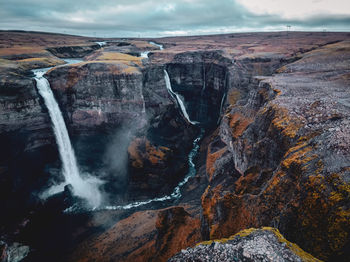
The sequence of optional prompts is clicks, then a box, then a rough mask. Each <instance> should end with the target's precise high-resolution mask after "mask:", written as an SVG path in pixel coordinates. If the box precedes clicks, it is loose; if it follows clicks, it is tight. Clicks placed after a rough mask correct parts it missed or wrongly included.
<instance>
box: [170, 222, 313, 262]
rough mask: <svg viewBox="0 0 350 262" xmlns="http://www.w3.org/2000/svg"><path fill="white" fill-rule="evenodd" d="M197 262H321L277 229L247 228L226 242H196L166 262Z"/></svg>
mask: <svg viewBox="0 0 350 262" xmlns="http://www.w3.org/2000/svg"><path fill="white" fill-rule="evenodd" d="M183 261H186V262H194V261H197V262H200V261H203V262H204V261H213V262H220V261H227V262H236V261H271V262H272V261H273V262H275V261H279V262H283V261H286V262H287V261H290V262H311V261H315V262H316V261H320V260H318V259H316V258H314V257H313V256H311V255H310V254H308V253H306V252H304V251H303V250H302V249H300V248H299V247H298V246H297V245H295V244H293V243H290V242H288V241H287V240H286V239H285V238H284V237H283V236H282V235H281V234H280V233H279V231H278V230H277V229H274V228H267V227H265V228H261V229H253V228H252V229H246V230H243V231H241V232H239V233H237V234H236V235H234V236H231V237H229V238H226V239H219V240H214V241H208V242H203V243H199V244H198V245H197V246H196V247H194V248H187V249H184V250H182V251H181V252H179V253H178V254H176V255H175V256H173V257H172V258H170V259H169V260H168V262H183Z"/></svg>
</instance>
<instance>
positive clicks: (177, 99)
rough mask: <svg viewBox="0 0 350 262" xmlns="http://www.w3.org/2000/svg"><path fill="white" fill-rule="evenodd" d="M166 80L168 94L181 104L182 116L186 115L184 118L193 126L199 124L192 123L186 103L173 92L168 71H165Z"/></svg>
mask: <svg viewBox="0 0 350 262" xmlns="http://www.w3.org/2000/svg"><path fill="white" fill-rule="evenodd" d="M164 79H165V85H166V88H167V89H168V92H169V94H170V95H171V96H172V97H173V98H174V99H175V100H176V101H177V103H178V104H179V106H180V108H181V112H182V114H183V115H184V117H185V118H186V119H187V121H188V122H190V123H191V124H192V125H195V124H197V122H194V121H191V119H190V117H189V115H188V113H187V110H186V107H185V104H184V102H183V101H182V99H181V97H180V96H179V95H178V94H177V93H175V92H174V91H173V89H172V88H171V83H170V78H169V74H168V72H167V71H166V70H164Z"/></svg>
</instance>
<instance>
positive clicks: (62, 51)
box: [47, 43, 101, 58]
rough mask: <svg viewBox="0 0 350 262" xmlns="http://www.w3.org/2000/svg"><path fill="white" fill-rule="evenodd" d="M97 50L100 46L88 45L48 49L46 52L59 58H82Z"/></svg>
mask: <svg viewBox="0 0 350 262" xmlns="http://www.w3.org/2000/svg"><path fill="white" fill-rule="evenodd" d="M99 48H101V47H100V45H99V44H96V43H95V44H90V45H77V46H59V47H49V48H47V51H49V52H50V53H51V54H53V55H54V56H57V57H59V58H71V57H75V58H82V57H84V56H87V55H88V54H90V53H92V52H93V51H95V50H97V49H99Z"/></svg>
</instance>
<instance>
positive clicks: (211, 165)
mask: <svg viewBox="0 0 350 262" xmlns="http://www.w3.org/2000/svg"><path fill="white" fill-rule="evenodd" d="M226 151H227V147H224V148H221V149H220V150H218V151H216V152H214V153H210V148H208V153H207V161H206V171H207V174H208V175H209V181H211V179H212V177H213V174H214V171H215V162H216V160H217V159H218V158H220V157H221V156H222V155H223V154H224V153H225V152H226Z"/></svg>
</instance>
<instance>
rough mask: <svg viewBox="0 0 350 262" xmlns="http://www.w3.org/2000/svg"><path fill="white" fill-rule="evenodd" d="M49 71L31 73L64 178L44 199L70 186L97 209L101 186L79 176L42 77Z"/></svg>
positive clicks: (92, 179)
mask: <svg viewBox="0 0 350 262" xmlns="http://www.w3.org/2000/svg"><path fill="white" fill-rule="evenodd" d="M49 69H50V68H45V69H36V70H33V72H34V74H35V77H34V78H35V80H36V83H37V88H38V91H39V94H40V95H41V96H42V98H43V99H44V102H45V105H46V107H47V109H48V111H49V115H50V118H51V121H52V126H53V130H54V134H55V138H56V142H57V145H58V151H59V154H60V158H61V161H62V173H63V176H64V178H65V182H64V183H62V184H59V185H56V186H53V187H51V188H50V189H49V190H48V191H46V192H45V193H44V197H45V196H46V197H48V196H50V195H53V194H55V193H58V192H61V191H63V190H64V186H65V185H67V184H70V185H72V187H73V193H74V194H75V195H76V196H78V197H81V198H83V199H85V200H87V202H88V204H89V205H90V206H91V207H93V208H95V207H98V206H99V205H100V203H101V200H102V197H101V193H100V192H99V190H98V186H99V184H101V181H100V180H98V179H96V178H92V177H89V178H86V179H83V178H82V177H81V176H80V173H79V169H78V165H77V161H76V158H75V154H74V150H73V148H72V145H71V142H70V139H69V135H68V131H67V128H66V125H65V122H64V119H63V117H62V113H61V111H60V108H59V106H58V104H57V102H56V100H55V97H54V95H53V93H52V90H51V88H50V84H49V82H48V81H47V79H46V78H45V77H44V74H45V73H46V72H47V71H48V70H49Z"/></svg>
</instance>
